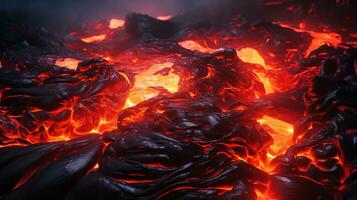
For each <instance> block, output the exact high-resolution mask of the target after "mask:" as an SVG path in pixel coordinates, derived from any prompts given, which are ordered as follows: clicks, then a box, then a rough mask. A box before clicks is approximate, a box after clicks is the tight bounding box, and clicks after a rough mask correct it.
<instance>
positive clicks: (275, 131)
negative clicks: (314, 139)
mask: <svg viewBox="0 0 357 200" xmlns="http://www.w3.org/2000/svg"><path fill="white" fill-rule="evenodd" d="M257 121H258V122H259V123H260V124H261V125H263V127H264V126H265V127H267V128H268V129H267V131H268V132H269V134H270V135H271V136H272V137H273V140H274V143H273V144H272V145H270V146H269V152H268V158H269V159H272V158H274V157H275V156H277V155H280V154H282V153H283V152H284V151H285V150H286V149H287V148H288V147H289V146H290V145H291V144H292V143H293V140H292V136H293V133H294V126H293V125H292V124H289V123H287V122H284V121H282V120H279V119H276V118H273V117H270V116H268V115H264V116H263V117H262V118H261V119H259V120H257Z"/></svg>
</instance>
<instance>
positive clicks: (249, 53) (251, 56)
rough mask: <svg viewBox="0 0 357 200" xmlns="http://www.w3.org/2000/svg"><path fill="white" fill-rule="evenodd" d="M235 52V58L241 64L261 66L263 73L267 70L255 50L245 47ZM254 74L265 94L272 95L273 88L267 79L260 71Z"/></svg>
mask: <svg viewBox="0 0 357 200" xmlns="http://www.w3.org/2000/svg"><path fill="white" fill-rule="evenodd" d="M236 52H237V56H238V57H239V58H240V59H241V60H242V61H243V62H246V63H253V64H258V65H261V66H262V67H263V68H264V71H265V70H267V69H268V67H267V66H266V64H265V61H264V59H263V57H262V56H261V55H260V54H259V52H258V51H257V50H255V49H253V48H249V47H247V48H242V49H239V50H236ZM255 74H256V75H257V76H258V78H259V80H260V81H261V82H262V83H263V85H264V89H265V92H266V93H267V94H270V93H273V92H274V87H273V84H272V83H271V81H270V79H269V77H267V75H266V74H265V73H263V72H262V71H255Z"/></svg>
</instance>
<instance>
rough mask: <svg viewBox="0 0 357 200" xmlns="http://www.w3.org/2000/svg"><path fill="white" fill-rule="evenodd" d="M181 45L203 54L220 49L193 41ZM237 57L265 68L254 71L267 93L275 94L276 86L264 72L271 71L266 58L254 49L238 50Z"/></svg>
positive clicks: (183, 42) (180, 43)
mask: <svg viewBox="0 0 357 200" xmlns="http://www.w3.org/2000/svg"><path fill="white" fill-rule="evenodd" d="M179 45H180V46H182V47H183V48H186V49H190V50H192V51H199V52H201V53H213V52H216V51H218V50H220V49H212V48H209V47H204V46H202V45H201V44H199V43H198V42H196V41H193V40H185V41H182V42H179ZM236 53H237V56H238V57H239V58H240V59H241V60H242V61H243V62H246V63H252V64H258V65H261V66H262V67H263V69H262V70H259V71H258V70H253V71H254V73H255V74H256V75H257V76H258V78H259V80H260V82H262V83H263V85H264V89H265V93H266V94H270V93H273V92H274V91H275V90H274V86H273V84H272V83H271V81H270V78H269V77H268V76H267V75H266V74H265V73H264V71H266V70H268V69H269V66H267V65H266V64H265V61H264V58H263V57H262V56H261V55H260V54H259V52H258V51H257V50H255V49H253V48H250V47H246V48H241V49H239V50H236Z"/></svg>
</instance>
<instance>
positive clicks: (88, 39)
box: [81, 34, 107, 43]
mask: <svg viewBox="0 0 357 200" xmlns="http://www.w3.org/2000/svg"><path fill="white" fill-rule="evenodd" d="M106 37H107V35H106V34H100V35H93V36H89V37H83V38H81V40H82V41H83V42H87V43H91V42H101V41H103V40H105V38H106Z"/></svg>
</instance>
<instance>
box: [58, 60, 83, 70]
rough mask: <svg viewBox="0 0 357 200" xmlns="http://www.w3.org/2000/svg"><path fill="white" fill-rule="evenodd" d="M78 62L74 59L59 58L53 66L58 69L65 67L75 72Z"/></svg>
mask: <svg viewBox="0 0 357 200" xmlns="http://www.w3.org/2000/svg"><path fill="white" fill-rule="evenodd" d="M80 62H81V61H80V60H77V59H74V58H60V59H57V60H56V63H55V65H57V66H60V67H67V68H68V69H73V70H76V69H77V66H78V63H80Z"/></svg>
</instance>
